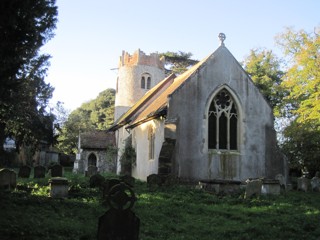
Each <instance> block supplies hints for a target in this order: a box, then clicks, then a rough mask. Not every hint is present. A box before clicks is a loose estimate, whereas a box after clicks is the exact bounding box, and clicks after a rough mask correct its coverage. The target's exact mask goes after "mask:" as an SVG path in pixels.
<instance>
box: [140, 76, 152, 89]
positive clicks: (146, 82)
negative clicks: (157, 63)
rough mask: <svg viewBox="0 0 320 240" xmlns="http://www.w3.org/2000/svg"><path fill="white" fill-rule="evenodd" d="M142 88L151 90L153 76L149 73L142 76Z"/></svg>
mask: <svg viewBox="0 0 320 240" xmlns="http://www.w3.org/2000/svg"><path fill="white" fill-rule="evenodd" d="M141 88H142V89H150V88H151V76H150V74H149V73H144V74H142V76H141Z"/></svg>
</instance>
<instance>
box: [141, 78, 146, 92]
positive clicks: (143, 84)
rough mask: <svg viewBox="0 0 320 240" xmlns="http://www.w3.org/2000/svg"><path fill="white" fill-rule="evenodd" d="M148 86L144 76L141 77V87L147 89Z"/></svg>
mask: <svg viewBox="0 0 320 240" xmlns="http://www.w3.org/2000/svg"><path fill="white" fill-rule="evenodd" d="M145 87H146V79H145V77H144V76H142V77H141V88H142V89H145Z"/></svg>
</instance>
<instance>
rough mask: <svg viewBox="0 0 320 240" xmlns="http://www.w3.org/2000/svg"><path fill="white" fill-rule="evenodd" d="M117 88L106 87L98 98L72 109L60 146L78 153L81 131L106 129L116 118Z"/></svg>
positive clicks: (60, 136) (63, 149)
mask: <svg viewBox="0 0 320 240" xmlns="http://www.w3.org/2000/svg"><path fill="white" fill-rule="evenodd" d="M114 99H115V90H114V89H106V90H104V91H102V92H101V93H99V95H98V96H97V98H95V99H93V100H91V101H89V102H86V103H83V104H82V105H81V106H80V107H79V108H77V109H76V110H74V111H72V112H71V113H70V115H69V117H68V119H67V121H65V122H64V124H63V126H62V128H61V132H60V134H59V137H58V142H59V143H58V148H59V149H60V150H61V151H62V152H64V153H67V154H70V153H76V150H77V143H78V136H79V133H80V132H88V131H92V130H106V129H108V128H109V127H110V126H111V124H112V123H113V120H114Z"/></svg>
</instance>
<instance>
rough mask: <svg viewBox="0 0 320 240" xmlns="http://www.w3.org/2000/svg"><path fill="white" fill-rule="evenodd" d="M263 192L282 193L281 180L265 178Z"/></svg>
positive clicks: (265, 193) (266, 193)
mask: <svg viewBox="0 0 320 240" xmlns="http://www.w3.org/2000/svg"><path fill="white" fill-rule="evenodd" d="M261 193H262V194H264V195H269V194H270V195H280V182H279V180H276V179H263V180H262V186H261Z"/></svg>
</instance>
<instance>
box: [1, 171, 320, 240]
mask: <svg viewBox="0 0 320 240" xmlns="http://www.w3.org/2000/svg"><path fill="white" fill-rule="evenodd" d="M67 178H68V180H69V186H72V188H73V189H74V191H73V194H70V196H69V198H68V199H51V198H50V197H48V193H49V187H48V178H45V179H32V178H30V179H20V178H18V187H17V190H15V191H13V192H11V193H9V192H4V191H2V192H0V239H1V240H7V239H8V240H9V239H10V240H15V239H19V240H26V239H28V240H40V239H41V240H45V239H54V240H58V239H82V240H85V239H96V232H97V226H98V218H99V217H100V216H101V215H103V214H104V213H105V211H106V210H107V209H106V207H104V206H103V205H102V199H101V196H102V193H101V191H100V190H99V189H92V188H89V184H88V183H89V179H88V178H85V177H80V176H79V175H72V174H70V173H68V174H67ZM134 191H135V193H136V196H137V199H138V200H137V202H136V204H135V206H134V212H135V213H136V215H137V216H138V217H139V218H140V239H141V240H151V239H165V240H177V239H190V240H194V239H199V240H206V239H207V240H214V239H220V240H221V239H243V240H244V239H255V240H259V239H299V240H301V239H308V240H312V239H317V240H319V239H320V193H311V192H310V193H302V192H297V191H291V192H288V193H287V194H286V195H281V196H267V197H260V198H252V199H243V196H242V195H240V196H216V195H213V194H209V193H206V192H204V191H202V190H197V189H195V188H192V187H190V186H173V187H162V188H158V189H153V190H149V189H148V188H147V186H146V183H142V182H138V183H136V186H135V188H134Z"/></svg>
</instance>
